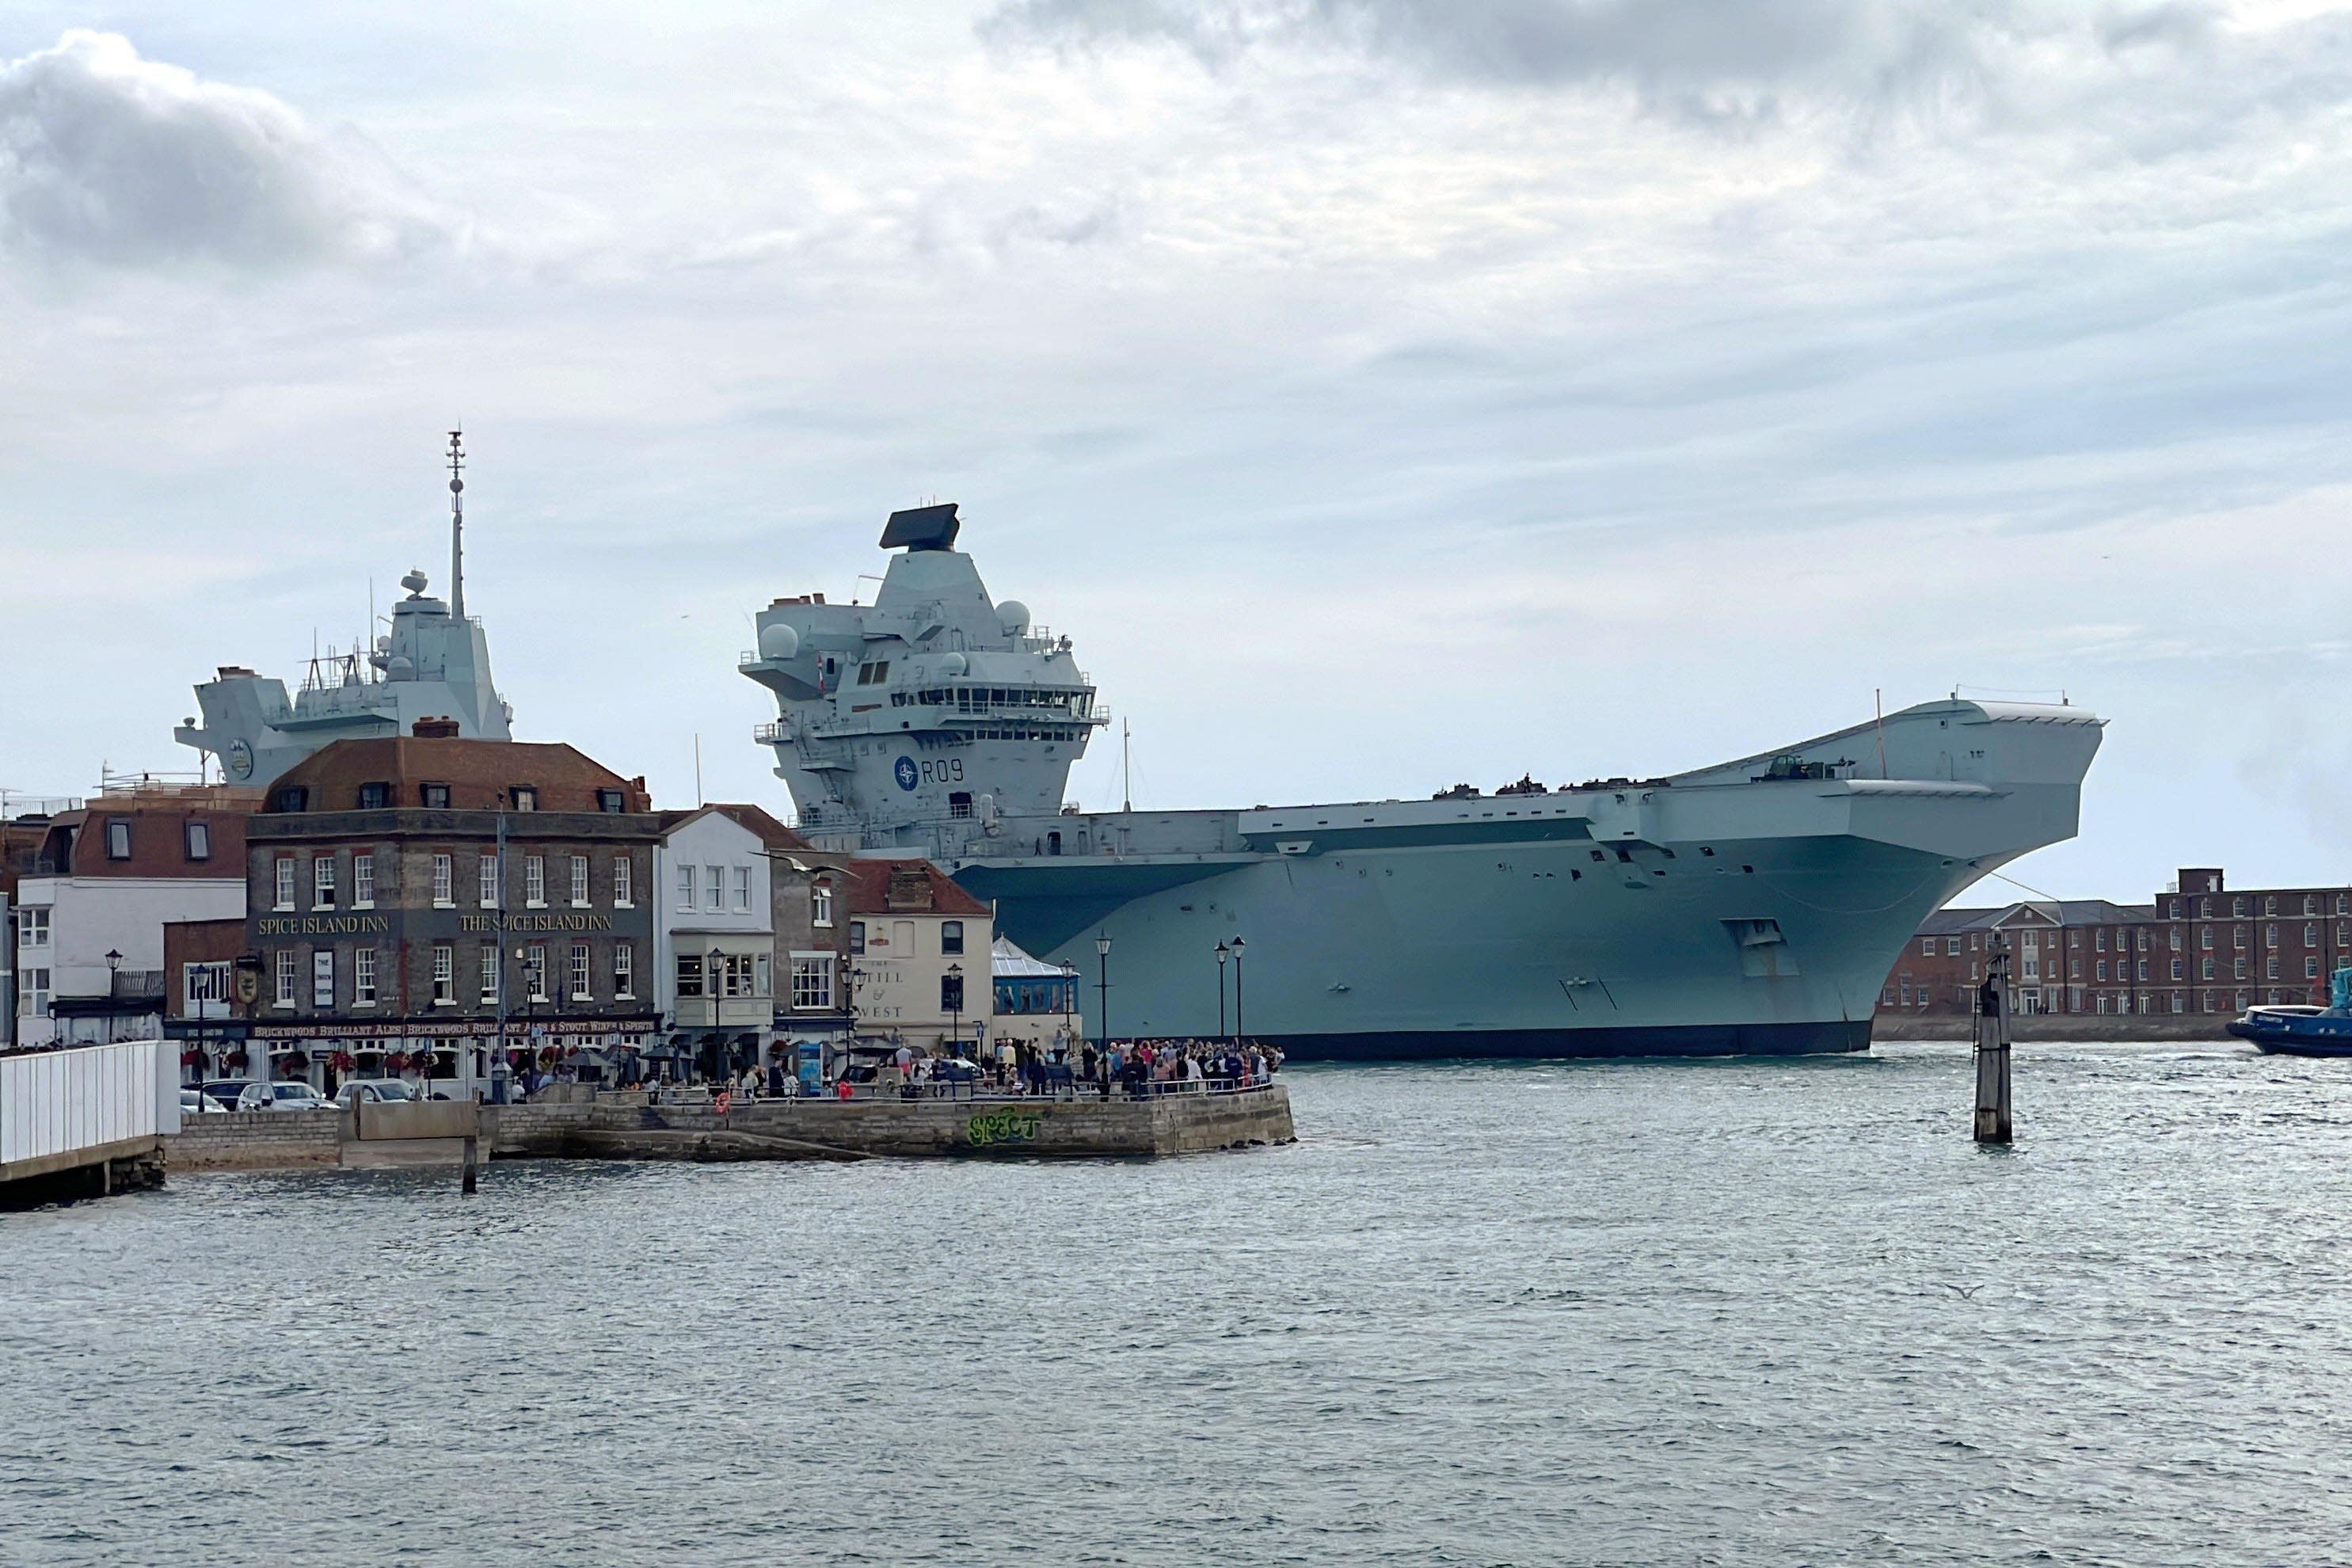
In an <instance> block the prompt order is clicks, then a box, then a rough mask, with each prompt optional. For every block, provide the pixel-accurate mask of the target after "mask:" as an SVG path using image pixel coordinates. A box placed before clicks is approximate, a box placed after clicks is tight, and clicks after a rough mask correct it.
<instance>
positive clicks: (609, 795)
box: [596, 789, 627, 816]
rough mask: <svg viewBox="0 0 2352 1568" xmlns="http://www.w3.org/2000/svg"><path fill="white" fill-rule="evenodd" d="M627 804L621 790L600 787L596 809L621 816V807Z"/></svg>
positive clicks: (597, 793) (610, 814)
mask: <svg viewBox="0 0 2352 1568" xmlns="http://www.w3.org/2000/svg"><path fill="white" fill-rule="evenodd" d="M626 804H627V803H626V802H625V800H624V799H623V798H622V795H621V792H620V791H619V790H616V789H600V790H598V791H597V792H596V809H597V810H599V811H601V812H604V813H606V814H607V815H609V816H620V815H621V808H622V807H623V806H624V805H626Z"/></svg>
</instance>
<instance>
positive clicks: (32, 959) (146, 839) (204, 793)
mask: <svg viewBox="0 0 2352 1568" xmlns="http://www.w3.org/2000/svg"><path fill="white" fill-rule="evenodd" d="M260 799H261V795H260V792H259V791H257V790H244V789H232V788H229V787H227V786H226V785H221V784H189V783H180V782H174V781H171V780H167V779H159V778H154V777H152V776H148V775H144V774H138V775H123V776H117V777H111V778H109V779H108V780H107V781H106V782H105V784H103V785H102V787H101V788H100V793H99V794H97V795H92V796H89V798H88V799H87V800H84V801H80V802H77V803H70V804H68V805H64V806H62V807H61V808H60V809H58V810H56V811H54V812H50V813H46V814H41V815H38V816H34V815H26V816H20V817H18V818H17V819H16V822H14V823H12V824H11V825H10V827H11V831H10V833H8V834H7V835H5V836H0V837H5V841H6V844H7V847H8V852H9V858H10V876H11V878H12V879H13V880H14V882H15V884H16V888H15V891H16V897H15V899H14V900H12V902H13V904H14V906H15V921H14V923H15V928H16V929H15V939H16V965H15V967H16V1019H15V1029H16V1043H17V1044H20V1045H25V1046H46V1045H50V1044H56V1043H64V1044H79V1043H89V1042H93V1041H105V1040H118V1039H152V1038H155V1037H158V1036H160V1035H161V1034H162V1032H163V1002H164V991H163V927H164V924H165V922H167V921H181V920H207V919H233V918H236V917H240V916H242V915H243V914H244V913H245V830H246V823H247V819H248V815H249V814H250V813H251V812H252V811H253V809H254V807H255V806H256V805H258V804H259V802H260Z"/></svg>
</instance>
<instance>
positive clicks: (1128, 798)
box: [1118, 719, 1135, 811]
mask: <svg viewBox="0 0 2352 1568" xmlns="http://www.w3.org/2000/svg"><path fill="white" fill-rule="evenodd" d="M1127 738H1128V731H1127V721H1126V720H1124V719H1121V720H1120V721H1118V777H1119V785H1118V790H1119V797H1120V798H1119V810H1121V811H1133V810H1134V809H1135V763H1134V760H1133V759H1132V758H1131V757H1129V755H1128V744H1127Z"/></svg>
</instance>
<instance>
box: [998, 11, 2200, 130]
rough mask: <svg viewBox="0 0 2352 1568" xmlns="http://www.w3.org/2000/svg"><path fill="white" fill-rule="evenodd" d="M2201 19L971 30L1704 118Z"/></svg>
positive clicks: (2152, 32)
mask: <svg viewBox="0 0 2352 1568" xmlns="http://www.w3.org/2000/svg"><path fill="white" fill-rule="evenodd" d="M2209 21H2210V12H2209V11H2208V9H2207V8H2206V7H2204V6H2202V5H2192V4H2188V3H2184V0H2171V3H2167V4H2158V5H2144V6H2125V7H2113V6H2111V7H2107V8H2105V9H2096V8H2087V9H2086V8H2084V7H2083V6H2080V5H2059V4H2056V3H2054V0H1948V3H1946V4H1941V5H1903V4H1889V3H1887V0H1770V3H1769V4H1767V3H1759V0H1484V3H1481V4H1477V5H1461V4H1457V3H1453V0H1210V3H1207V4H1203V5H1177V4H1172V3H1171V0H1003V3H1002V4H1000V5H998V7H997V8H996V9H995V10H994V11H993V12H992V13H990V14H989V16H987V17H986V18H984V19H983V20H982V24H981V31H982V37H986V38H988V39H990V40H991V41H992V42H996V43H999V44H1018V43H1024V42H1026V43H1039V42H1042V43H1047V44H1052V45H1056V46H1063V47H1069V46H1077V47H1087V46H1097V45H1103V44H1109V43H1120V42H1143V41H1159V42H1164V43H1171V44H1174V45H1177V46H1178V47H1182V48H1184V49H1186V50H1188V51H1190V52H1191V53H1192V54H1193V55H1194V56H1196V57H1197V58H1200V59H1201V60H1202V63H1203V64H1205V65H1208V66H1211V67H1213V68H1215V67H1222V66H1223V65H1225V64H1227V63H1228V62H1230V61H1231V60H1233V59H1234V58H1236V57H1238V56H1240V55H1241V54H1243V53H1244V52H1245V51H1247V50H1250V49H1252V48H1255V47H1261V46H1264V45H1268V44H1276V45H1293V46H1301V47H1310V48H1312V47H1325V48H1329V47H1340V48H1345V49H1349V50H1352V51H1355V52H1356V53H1358V54H1360V55H1361V56H1363V57H1364V58H1370V59H1377V60H1381V61H1384V62H1387V63H1391V64H1394V65H1397V66H1401V67H1402V68H1407V69H1410V70H1412V71H1415V72H1417V73H1419V74H1422V75H1424V76H1427V77H1430V78H1433V79H1442V80H1452V81H1459V82H1468V83H1479V84H1488V85H1496V86H1517V87H1548V86H1565V85H1579V84H1591V83H1601V82H1621V83H1624V84H1628V85H1630V86H1633V88H1635V89H1638V90H1639V91H1640V92H1641V93H1642V94H1643V97H1644V98H1645V99H1647V100H1651V101H1653V102H1656V103H1661V104H1667V105H1671V106H1674V107H1677V108H1681V109H1685V110H1689V111H1690V112H1692V113H1693V114H1694V115H1695V116H1696V117H1698V118H1703V119H1714V118H1734V117H1738V116H1741V115H1753V114H1755V113H1758V112H1761V111H1765V110H1769V107H1770V103H1771V100H1772V97H1773V95H1774V94H1776V93H1777V92H1779V91H1780V90H1782V89H1816V90H1827V91H1832V92H1835V93H1840V94H1843V95H1848V96H1864V97H1881V96H1889V95H1895V94H1901V93H1908V92H1915V91H1935V92H1943V91H1949V90H1951V89H1953V88H1955V87H1958V88H1960V89H1969V88H1972V87H1974V86H1976V85H1977V84H1978V83H1979V81H1980V80H1981V79H1982V78H1983V77H1984V76H1985V75H1986V74H1987V73H1988V71H1990V69H1991V68H1992V66H1993V62H1994V60H1995V58H1997V57H1998V56H2000V54H2001V53H2002V52H2003V51H2004V50H2005V49H2007V48H2008V47H2011V46H2014V45H2016V44H2019V43H2021V42H2028V41H2032V40H2035V39H2040V38H2044V37H2054V36H2062V35H2073V36H2076V37H2082V38H2084V40H2085V41H2087V42H2089V43H2090V44H2091V45H2092V46H2093V47H2098V48H2102V49H2105V50H2109V51H2121V50H2125V49H2129V48H2134V47H2146V46H2149V45H2153V44H2158V43H2170V44H2185V43H2192V42H2194V41H2195V40H2197V39H2198V38H2200V37H2202V36H2203V33H2204V30H2205V27H2206V26H2207V24H2208V23H2209Z"/></svg>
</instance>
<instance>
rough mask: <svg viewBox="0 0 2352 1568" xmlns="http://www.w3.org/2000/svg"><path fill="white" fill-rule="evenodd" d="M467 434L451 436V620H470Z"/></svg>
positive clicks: (452, 433)
mask: <svg viewBox="0 0 2352 1568" xmlns="http://www.w3.org/2000/svg"><path fill="white" fill-rule="evenodd" d="M463 435H464V432H463V431H459V430H452V431H450V432H449V618H450V619H451V620H453V621H462V620H464V619H465V618H466V505H465V500H464V496H465V492H466V481H465V480H464V479H460V478H458V475H459V474H461V473H462V472H464V470H465V467H466V448H465V447H464V446H463V445H462V443H461V439H460V437H462V436H463Z"/></svg>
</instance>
